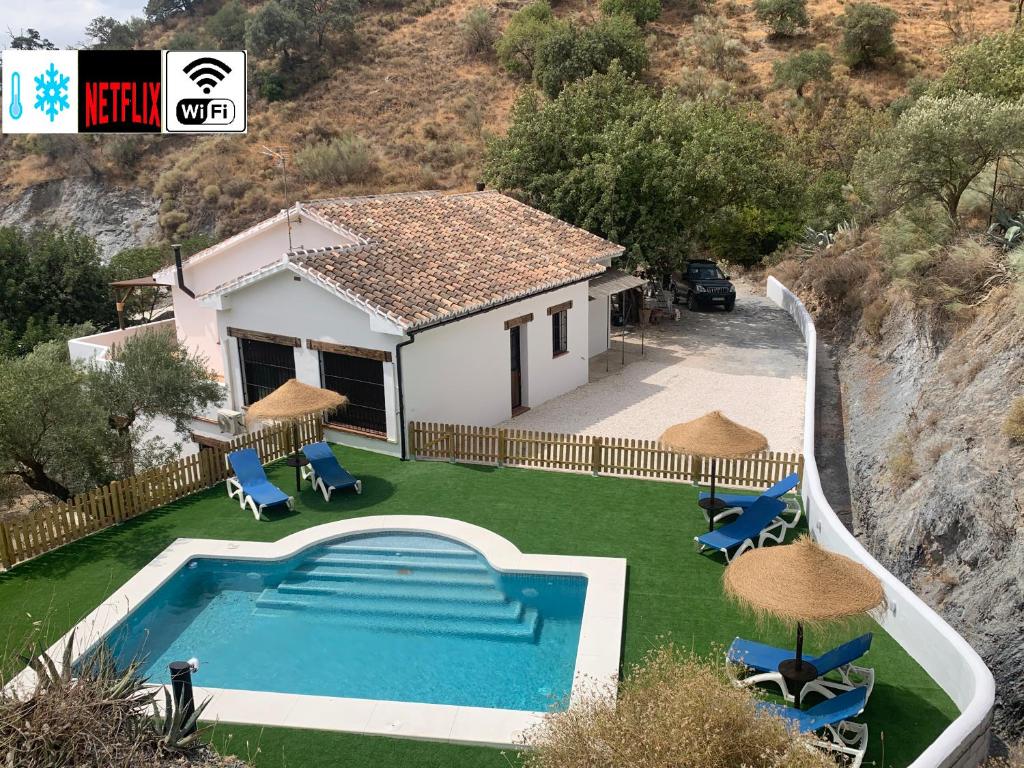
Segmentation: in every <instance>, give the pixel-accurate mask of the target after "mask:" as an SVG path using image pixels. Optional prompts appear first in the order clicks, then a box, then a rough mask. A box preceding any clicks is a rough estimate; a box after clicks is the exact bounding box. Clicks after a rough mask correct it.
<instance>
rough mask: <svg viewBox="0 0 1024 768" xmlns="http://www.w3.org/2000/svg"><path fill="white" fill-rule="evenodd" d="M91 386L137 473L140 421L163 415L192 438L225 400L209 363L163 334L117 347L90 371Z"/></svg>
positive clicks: (127, 465) (140, 336)
mask: <svg viewBox="0 0 1024 768" xmlns="http://www.w3.org/2000/svg"><path fill="white" fill-rule="evenodd" d="M87 383H88V388H89V391H90V393H91V395H92V396H93V397H94V398H95V400H96V402H98V403H102V404H103V408H104V410H105V411H106V414H107V423H108V424H109V426H110V428H111V429H112V430H113V431H114V432H115V433H116V434H117V436H118V438H119V439H120V441H121V442H122V443H123V445H124V446H125V454H124V466H123V469H124V474H132V473H133V472H134V468H135V459H136V457H137V456H138V454H139V452H140V449H142V448H143V447H144V446H142V445H141V444H140V440H139V437H140V435H139V430H133V427H136V426H137V425H138V424H139V422H140V420H147V419H152V418H154V417H157V416H163V417H165V418H167V419H170V420H171V421H172V422H173V423H174V428H175V430H176V431H177V432H178V433H180V434H182V435H187V434H188V426H189V422H190V421H191V420H192V419H193V418H195V417H196V416H197V415H199V414H200V413H202V411H204V410H205V409H206V408H208V407H209V406H210V405H213V404H215V403H219V402H220V401H221V400H222V399H223V396H224V393H223V390H222V389H221V387H220V385H219V384H217V382H216V380H215V378H214V374H213V373H212V371H210V370H209V369H208V368H207V366H206V360H205V359H204V358H203V357H202V356H200V355H198V354H196V353H194V352H192V351H191V350H190V349H189V348H188V347H186V346H185V345H184V344H182V343H181V342H180V341H178V339H177V338H176V337H175V335H174V334H173V333H166V332H163V331H149V332H142V333H137V334H135V335H133V336H129V337H128V338H127V339H126V340H125V342H124V343H123V344H120V345H118V346H115V347H112V348H111V351H110V361H109V362H108V363H105V364H93V365H92V366H91V367H90V368H89V369H88V371H87Z"/></svg>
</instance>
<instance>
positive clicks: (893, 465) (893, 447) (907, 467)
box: [887, 431, 921, 491]
mask: <svg viewBox="0 0 1024 768" xmlns="http://www.w3.org/2000/svg"><path fill="white" fill-rule="evenodd" d="M887 467H888V470H889V480H890V482H892V484H893V487H894V488H895V489H896V490H897V491H905V490H907V488H909V487H910V486H911V485H913V484H914V482H915V481H916V480H917V479H918V478H919V477H920V476H921V472H920V470H919V468H918V466H917V460H916V459H915V458H914V444H913V441H912V440H911V437H910V434H909V433H908V432H906V431H904V432H902V433H900V434H899V435H897V436H896V438H895V439H894V440H893V441H892V443H890V445H889V455H888V459H887Z"/></svg>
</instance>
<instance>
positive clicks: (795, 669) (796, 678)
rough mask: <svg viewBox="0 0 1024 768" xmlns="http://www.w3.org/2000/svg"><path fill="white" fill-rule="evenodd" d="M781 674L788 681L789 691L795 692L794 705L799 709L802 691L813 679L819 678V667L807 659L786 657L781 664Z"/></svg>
mask: <svg viewBox="0 0 1024 768" xmlns="http://www.w3.org/2000/svg"><path fill="white" fill-rule="evenodd" d="M779 674H780V675H782V679H783V680H785V681H786V687H787V688H788V689H789V692H790V693H791V694H793V706H795V707H797V708H798V709H799V707H800V691H802V690H803V689H804V686H805V685H807V683H809V682H811V680H817V679H818V668H817V667H815V666H814V665H813V664H811V662H809V661H807V660H805V659H801V660H800V661H797V660H796V659H786V660H785V661H783V662H781V663H780V664H779Z"/></svg>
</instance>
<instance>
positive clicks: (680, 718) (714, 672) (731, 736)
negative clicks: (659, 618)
mask: <svg viewBox="0 0 1024 768" xmlns="http://www.w3.org/2000/svg"><path fill="white" fill-rule="evenodd" d="M602 693H604V694H605V695H602ZM527 742H528V744H529V745H530V747H532V748H531V749H529V750H526V751H525V752H524V753H523V768H593V766H608V765H614V766H617V768H641V767H642V766H644V767H645V766H688V765H700V766H701V768H734V766H741V765H742V766H758V767H759V768H776V767H777V768H782V767H783V766H786V768H812V767H813V768H825V766H834V765H835V763H834V762H832V761H831V759H830V758H829V757H827V756H826V755H825V754H823V753H822V752H820V751H818V750H816V749H813V748H811V747H810V746H809V740H808V739H807V737H804V736H798V735H796V734H794V733H792V732H791V731H790V730H788V729H787V728H786V726H785V724H784V722H783V721H782V720H781V719H780V718H776V717H771V716H769V715H766V714H764V713H763V712H761V711H759V710H758V709H757V707H756V706H755V699H754V697H753V696H752V695H751V693H750V692H749V690H747V689H744V688H737V687H736V686H734V685H733V684H732V683H731V682H730V681H729V679H728V677H727V676H726V674H725V673H724V670H723V669H722V665H721V663H720V662H711V661H706V660H704V659H701V658H698V657H697V656H694V655H692V654H686V653H683V652H680V651H678V650H676V649H675V648H673V647H671V646H668V647H663V648H660V649H657V650H654V651H652V652H650V653H649V654H648V655H647V657H646V658H645V660H644V663H643V664H642V665H639V666H637V667H634V668H633V669H632V670H631V671H630V673H629V675H628V677H627V678H626V680H625V682H623V683H622V684H621V686H620V687H619V697H618V700H617V701H615V700H614V699H613V698H611V697H609V696H608V695H607V694H606V692H600V691H595V692H592V693H591V694H590V695H589V696H587V697H585V698H584V700H583V701H581V702H580V703H579V704H578V705H577V706H574V707H573V708H572V709H570V710H567V711H565V712H558V713H556V714H553V715H550V716H549V717H548V718H547V719H546V721H545V722H544V723H543V724H541V725H539V726H537V727H536V728H534V729H533V730H531V731H530V732H528V734H527Z"/></svg>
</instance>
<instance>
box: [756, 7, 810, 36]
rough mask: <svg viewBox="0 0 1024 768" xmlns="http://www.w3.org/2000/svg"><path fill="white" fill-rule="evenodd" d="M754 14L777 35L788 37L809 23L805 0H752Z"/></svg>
mask: <svg viewBox="0 0 1024 768" xmlns="http://www.w3.org/2000/svg"><path fill="white" fill-rule="evenodd" d="M754 15H755V16H757V20H758V21H760V22H761V23H762V24H764V25H765V26H767V27H768V29H769V31H770V32H771V34H772V35H775V36H777V37H789V36H790V35H793V34H795V33H796V31H797V30H798V29H803V28H805V27H807V26H809V25H810V23H811V19H810V17H809V16H808V15H807V0H754Z"/></svg>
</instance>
